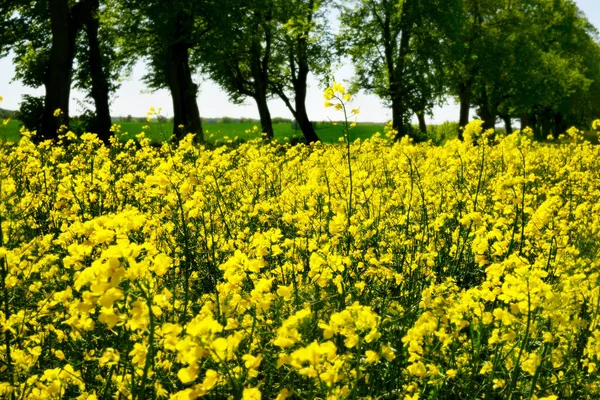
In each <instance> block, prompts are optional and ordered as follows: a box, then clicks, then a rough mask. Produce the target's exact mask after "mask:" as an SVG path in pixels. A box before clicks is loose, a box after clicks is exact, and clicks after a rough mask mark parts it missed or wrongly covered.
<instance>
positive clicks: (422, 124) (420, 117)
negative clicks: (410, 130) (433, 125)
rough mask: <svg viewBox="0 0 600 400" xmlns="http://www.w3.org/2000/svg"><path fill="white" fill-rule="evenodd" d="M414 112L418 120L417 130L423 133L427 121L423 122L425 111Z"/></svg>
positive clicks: (425, 129) (424, 132) (425, 131)
mask: <svg viewBox="0 0 600 400" xmlns="http://www.w3.org/2000/svg"><path fill="white" fill-rule="evenodd" d="M415 114H417V119H418V120H419V131H421V133H423V134H427V123H426V122H425V112H424V111H419V112H416V113H415Z"/></svg>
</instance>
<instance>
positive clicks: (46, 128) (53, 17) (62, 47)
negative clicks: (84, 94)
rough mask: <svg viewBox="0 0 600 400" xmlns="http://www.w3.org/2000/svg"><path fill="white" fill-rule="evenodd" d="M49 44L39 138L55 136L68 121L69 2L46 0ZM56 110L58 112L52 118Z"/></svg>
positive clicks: (70, 65)
mask: <svg viewBox="0 0 600 400" xmlns="http://www.w3.org/2000/svg"><path fill="white" fill-rule="evenodd" d="M49 11H50V25H51V29H52V47H51V48H50V59H49V60H48V67H47V70H46V73H45V76H44V86H45V89H46V97H45V100H44V113H43V114H42V124H41V127H40V139H41V140H45V139H55V138H56V137H57V136H58V132H57V131H58V128H59V127H60V125H62V124H68V122H69V98H70V94H71V72H72V68H73V58H74V56H75V37H76V31H74V27H73V23H72V21H71V13H70V9H69V2H68V1H67V0H49ZM57 109H60V111H61V112H62V115H61V116H60V117H58V118H57V117H55V116H54V112H55V111H56V110H57Z"/></svg>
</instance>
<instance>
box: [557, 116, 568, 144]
mask: <svg viewBox="0 0 600 400" xmlns="http://www.w3.org/2000/svg"><path fill="white" fill-rule="evenodd" d="M566 130H567V125H566V124H565V120H564V118H563V115H562V114H561V113H559V112H557V113H556V114H554V137H555V138H557V137H558V135H560V134H561V133H565V132H566Z"/></svg>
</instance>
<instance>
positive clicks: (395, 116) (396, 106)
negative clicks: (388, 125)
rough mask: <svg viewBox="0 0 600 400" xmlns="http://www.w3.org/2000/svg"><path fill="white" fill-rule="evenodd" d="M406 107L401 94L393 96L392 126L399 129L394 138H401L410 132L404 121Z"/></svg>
mask: <svg viewBox="0 0 600 400" xmlns="http://www.w3.org/2000/svg"><path fill="white" fill-rule="evenodd" d="M405 114H406V108H405V106H404V101H403V99H402V98H401V96H396V97H394V98H392V127H393V128H394V129H395V130H396V131H397V133H396V136H395V138H394V140H400V139H401V138H403V137H404V136H406V134H407V133H408V131H407V129H406V124H405V123H404V115H405Z"/></svg>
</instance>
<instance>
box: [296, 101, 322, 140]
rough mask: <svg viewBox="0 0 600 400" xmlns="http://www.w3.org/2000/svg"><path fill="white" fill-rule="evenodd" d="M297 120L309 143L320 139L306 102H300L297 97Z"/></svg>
mask: <svg viewBox="0 0 600 400" xmlns="http://www.w3.org/2000/svg"><path fill="white" fill-rule="evenodd" d="M296 121H297V122H298V125H299V126H300V129H301V130H302V134H303V135H304V138H305V139H306V141H307V142H308V143H313V142H318V141H319V137H318V136H317V133H316V132H315V129H314V128H313V125H312V123H311V122H310V120H309V119H308V114H307V113H306V107H305V105H304V102H302V104H298V99H296Z"/></svg>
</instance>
